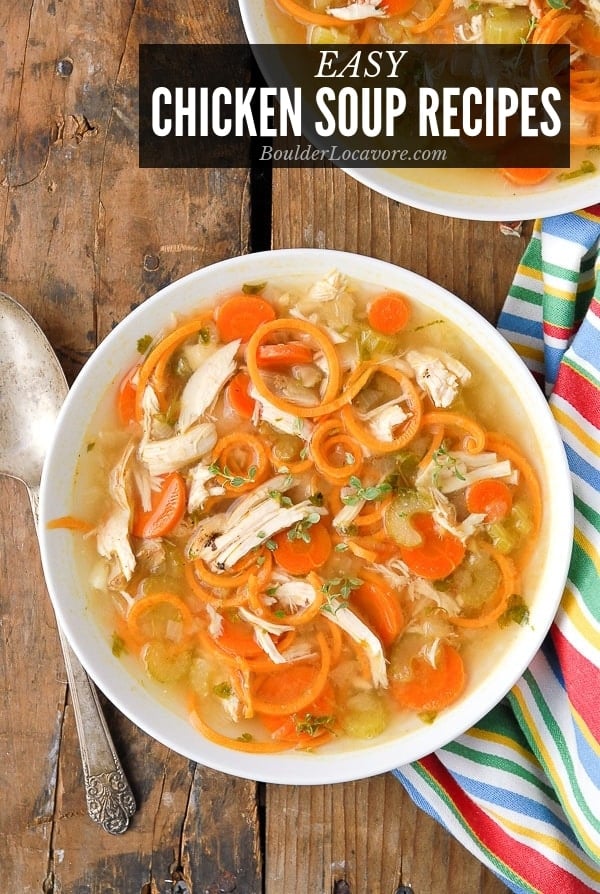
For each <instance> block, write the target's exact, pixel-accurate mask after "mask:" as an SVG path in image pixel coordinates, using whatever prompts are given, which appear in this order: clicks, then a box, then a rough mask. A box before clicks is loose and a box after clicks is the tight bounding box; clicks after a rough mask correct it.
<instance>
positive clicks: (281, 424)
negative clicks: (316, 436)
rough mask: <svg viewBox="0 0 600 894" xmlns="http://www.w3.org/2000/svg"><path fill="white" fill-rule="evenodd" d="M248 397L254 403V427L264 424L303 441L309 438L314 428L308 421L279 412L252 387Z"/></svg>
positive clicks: (291, 414)
mask: <svg viewBox="0 0 600 894" xmlns="http://www.w3.org/2000/svg"><path fill="white" fill-rule="evenodd" d="M250 396H251V397H252V398H253V399H254V402H255V404H254V405H255V410H254V416H253V418H252V424H253V425H254V426H256V425H257V424H258V422H266V423H267V424H268V425H270V426H271V427H272V428H274V429H276V430H277V431H280V432H282V433H283V434H287V435H296V436H297V437H298V438H302V439H303V440H305V441H306V440H308V439H309V438H310V436H311V434H312V431H313V428H314V426H313V425H312V423H311V422H309V420H308V419H302V418H301V417H300V416H294V415H293V413H286V412H285V411H284V410H280V409H279V408H278V407H276V406H274V405H273V404H272V403H270V401H268V400H265V398H264V397H262V395H260V394H259V393H258V391H257V390H256V388H254V386H252V387H251V388H250Z"/></svg>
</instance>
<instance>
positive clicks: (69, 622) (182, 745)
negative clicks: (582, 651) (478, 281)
mask: <svg viewBox="0 0 600 894" xmlns="http://www.w3.org/2000/svg"><path fill="white" fill-rule="evenodd" d="M264 263H270V264H273V265H275V268H276V266H277V263H279V264H280V270H279V272H278V273H277V274H272V273H269V274H268V275H267V278H269V277H270V276H273V277H275V276H276V277H277V279H279V280H285V278H286V277H287V279H288V280H289V278H290V274H289V273H288V272H286V271H289V269H290V267H292V269H297V270H300V271H303V274H302V275H306V271H310V274H311V275H313V273H314V275H315V276H317V275H319V274H321V275H323V274H325V273H327V272H328V271H329V270H331V269H332V268H337V269H340V270H343V271H344V272H345V273H346V274H347V275H348V276H350V277H352V278H354V279H356V280H359V281H361V280H362V281H363V282H369V281H371V282H373V281H376V282H377V281H378V280H381V282H382V283H383V282H386V283H388V284H389V285H390V286H392V287H394V288H398V289H400V288H401V286H400V285H399V283H400V282H402V283H403V286H402V288H403V289H404V290H405V291H409V293H410V287H413V288H414V289H415V292H414V293H413V294H418V295H422V294H423V293H424V294H426V295H427V294H428V293H432V294H433V295H434V297H435V298H436V299H437V300H439V301H440V302H441V303H442V304H444V303H447V302H449V303H450V305H451V306H453V307H454V308H455V309H458V308H459V309H460V312H461V314H463V315H464V317H463V318H464V319H466V320H469V321H470V322H471V323H472V324H473V325H474V326H475V327H476V330H477V331H478V332H479V333H480V334H481V333H484V334H485V336H486V337H487V338H489V339H491V341H492V343H493V345H494V351H495V352H496V351H498V352H499V356H500V358H501V359H502V361H503V362H507V363H508V364H509V366H510V369H511V373H514V374H516V375H517V377H518V381H519V389H520V393H521V394H522V395H523V397H524V400H526V405H527V406H528V408H530V409H531V408H533V409H534V410H535V413H536V424H539V425H540V426H541V431H539V432H538V437H539V436H541V435H543V442H544V446H545V450H547V451H548V452H549V453H550V452H551V454H552V456H553V466H552V469H553V488H554V490H553V495H554V496H553V502H552V505H553V506H555V505H556V504H557V503H558V502H560V504H561V511H560V519H559V521H560V530H561V534H562V537H561V540H560V541H559V542H558V543H557V544H556V549H555V550H553V553H552V555H551V556H549V557H546V559H547V561H549V562H550V566H549V568H550V569H551V570H549V571H547V572H546V573H545V580H546V582H547V583H548V585H549V587H550V589H551V590H552V587H553V588H554V592H553V598H552V599H550V598H548V599H547V600H546V601H545V602H544V603H543V605H542V606H540V607H539V608H540V611H539V614H538V617H537V623H536V627H535V630H533V631H529V630H528V631H527V649H526V654H525V652H524V650H523V649H521V650H520V652H518V654H517V655H516V656H514V660H513V662H512V663H511V665H510V668H508V669H506V670H507V674H506V676H505V677H503V679H502V680H499V679H497V678H494V679H493V681H492V682H490V681H489V680H486V681H485V683H484V684H483V685H482V686H480V687H479V688H478V690H477V692H476V693H475V694H473V695H471V696H470V697H469V699H467V700H466V701H465V702H464V703H463V702H459V703H457V705H459V706H460V710H459V709H458V708H456V707H455V708H454V709H453V708H452V707H451V708H449V709H447V710H446V711H445V712H442V713H441V714H440V715H439V717H438V718H437V719H436V721H435V723H434V724H432V725H431V726H429V725H425V724H423V728H422V729H418V730H417V731H416V732H414V731H413V732H411V734H410V737H409V738H410V743H409V747H406V742H405V741H403V742H402V743H391V742H388V743H383V744H377V742H376V741H374V742H373V743H365V744H364V745H361V746H360V747H359V748H357V749H355V750H349V751H348V752H344V753H342V754H339V753H336V754H335V755H333V758H332V756H328V755H327V753H326V749H325V750H324V751H322V752H321V751H317V752H316V753H315V754H307V753H304V752H283V753H280V754H268V755H255V754H252V755H248V754H243V753H240V752H236V751H232V750H230V749H227V748H223V747H221V746H218V745H215V744H213V743H211V742H208V741H207V740H205V739H204V738H203V737H201V736H200V735H199V734H198V733H197V732H195V731H194V730H193V729H192V727H191V725H190V723H189V722H188V720H187V719H185V718H180V717H178V716H176V715H174V714H173V713H172V712H170V711H168V710H167V709H165V708H163V706H161V705H157V703H156V700H155V697H154V696H151V695H150V694H149V693H148V691H147V690H145V689H144V686H143V684H141V685H140V684H139V683H138V684H136V683H134V681H133V679H132V678H131V677H130V676H129V675H128V674H127V672H125V671H124V670H122V669H121V670H120V671H119V662H118V659H114V660H113V661H112V662H111V659H110V655H111V653H110V644H108V643H106V642H104V643H102V641H100V639H99V636H98V633H99V632H98V630H97V628H96V624H95V622H94V621H92V620H90V618H89V616H88V614H87V610H86V608H85V605H84V604H83V600H81V598H80V597H78V596H77V590H78V586H79V585H80V582H79V583H78V582H77V581H76V580H75V583H74V584H73V585H72V587H71V590H72V592H71V594H70V596H69V598H68V599H66V598H65V593H64V585H65V576H64V575H65V574H66V572H65V564H67V563H64V562H61V561H57V559H56V556H57V555H58V554H60V555H63V553H64V555H66V556H67V557H68V556H69V554H70V553H71V552H72V547H71V542H72V541H71V540H70V537H71V536H72V535H70V534H69V532H66V531H60V530H55V531H52V532H50V531H48V530H47V528H46V525H47V522H48V521H49V520H50V519H52V518H54V517H56V516H57V515H62V514H65V513H67V512H69V511H71V507H70V505H69V499H70V495H67V494H66V493H65V491H66V487H62V489H61V484H60V479H61V476H63V478H64V476H65V474H70V473H69V472H68V468H74V466H73V463H74V461H75V460H76V454H78V453H79V447H80V446H81V444H82V443H83V441H82V440H78V439H76V438H71V439H70V440H71V441H72V442H73V444H72V445H71V446H70V447H69V445H68V444H67V446H66V448H65V439H64V438H62V435H63V434H64V432H65V431H66V432H74V431H77V429H78V427H79V428H81V427H82V425H83V428H81V430H82V432H83V431H84V430H85V427H86V426H87V424H88V423H89V419H90V417H91V414H92V412H93V409H94V408H95V406H96V404H95V403H93V404H90V403H89V402H87V397H88V390H89V384H90V382H93V380H94V378H96V379H97V380H98V382H102V383H103V384H102V388H101V389H100V390H99V391H98V395H100V396H101V394H102V393H103V392H105V391H106V389H107V387H109V380H108V379H107V376H106V373H105V371H104V370H105V366H106V363H107V360H108V359H109V358H110V357H111V355H114V354H115V347H116V346H118V345H120V344H121V343H123V342H124V340H125V341H128V342H133V344H134V345H135V342H136V340H137V338H138V337H139V336H140V329H139V322H140V321H143V320H144V319H145V318H146V317H148V316H149V315H150V316H152V314H153V313H156V314H158V316H162V317H163V318H164V319H165V321H166V319H167V318H168V315H170V314H171V313H172V312H173V310H174V309H180V308H181V305H178V306H177V308H171V307H169V299H170V298H171V297H173V296H175V297H176V296H177V294H178V293H182V292H186V291H187V293H189V291H190V289H192V290H194V289H196V288H197V287H200V292H202V288H201V287H202V286H203V285H204V286H206V287H208V289H205V292H206V297H205V299H204V300H209V299H210V297H214V296H215V295H216V294H219V292H220V291H221V289H220V288H219V287H218V277H219V276H224V277H225V278H226V279H229V280H231V285H230V286H229V288H230V289H232V288H235V287H236V286H235V285H234V283H236V284H237V286H238V287H239V283H240V281H242V282H243V281H244V278H245V277H247V275H248V269H249V270H250V271H252V272H253V273H252V279H255V278H256V277H257V275H259V274H258V272H257V271H258V270H262V269H263V265H264ZM317 271H318V272H317ZM262 278H264V276H263V277H262ZM417 290H419V291H417ZM202 300H203V299H202V298H201V297H199V298H196V299H195V305H194V304H193V303H191V302H190V301H189V300H188V301H187V303H185V306H184V308H181V310H182V312H183V313H185V312H187V311H188V310H189V311H191V310H192V309H193V307H194V306H196V307H197V306H199V305H200V304H201V303H202ZM417 300H418V299H417ZM428 300H429V299H428ZM426 303H427V302H426ZM152 326H153V331H157V328H159V327H157V328H154V327H155V324H152ZM145 331H146V330H145ZM117 353H119V352H118V351H117ZM495 356H496V355H495ZM113 359H114V358H113ZM117 368H118V369H119V370H120V371H121V373H122V370H123V369H124V368H125V367H124V361H123V356H122V354H121V353H119V357H118V366H117ZM98 382H97V383H96V388H98ZM86 402H87V404H88V406H90V409H89V411H88V410H87V409H86V411H85V413H84V414H83V415H82V408H83V407H86ZM84 423H85V424H84ZM75 444H76V446H74V445H75ZM65 457H68V462H67V463H66V464H65ZM74 457H75V460H74ZM67 467H68V468H67ZM65 469H67V471H65ZM68 480H70V481H72V475H71V477H70V478H68ZM557 521H558V519H557ZM557 521H555V525H556V523H557ZM572 528H573V500H572V489H571V479H570V473H569V469H568V464H567V460H566V456H565V452H564V447H563V444H562V441H561V439H560V435H559V432H558V429H557V427H556V425H555V423H554V420H553V418H552V414H551V412H550V410H549V408H548V405H547V403H546V400H545V398H544V397H543V394H542V392H541V389H540V388H539V387H538V385H537V383H536V382H535V380H534V379H533V377H532V376H531V375H530V373H529V372H528V371H527V369H526V367H525V366H524V364H523V363H522V361H521V359H520V358H519V357H518V355H517V354H516V353H515V352H514V351H513V349H512V348H511V347H510V345H509V344H508V342H506V341H505V339H503V338H502V336H501V335H500V334H499V333H498V332H497V331H496V330H495V329H494V327H493V326H492V325H491V324H490V323H489V322H487V321H486V320H485V319H484V318H483V317H482V316H481V315H480V314H479V313H478V312H477V311H476V310H474V309H473V308H472V307H471V306H470V305H468V304H466V303H465V302H464V301H462V300H461V299H460V298H458V297H456V296H455V295H453V294H452V293H450V292H448V291H447V290H446V289H444V288H443V287H442V286H438V285H436V284H435V283H433V282H431V281H430V280H428V279H426V278H424V277H422V276H420V275H419V274H416V273H413V272H412V271H409V270H406V269H405V268H401V267H398V266H397V265H394V264H392V263H389V262H387V261H381V260H378V259H376V258H371V257H367V256H364V255H359V254H356V253H351V252H345V251H335V250H326V249H323V250H322V249H312V248H293V249H277V250H272V251H264V252H257V253H254V254H249V255H241V256H239V257H235V258H230V259H227V260H224V261H219V262H217V263H215V264H211V265H209V266H207V267H204V268H201V269H199V270H196V271H194V272H192V273H190V274H188V275H187V276H184V277H182V278H181V279H178V280H177V281H175V282H173V283H171V284H169V285H167V286H166V287H164V288H163V289H161V290H160V291H159V292H157V293H156V294H154V295H153V296H152V297H150V298H148V299H147V300H146V301H145V302H144V303H143V304H141V305H140V306H138V307H137V308H136V309H135V310H133V311H132V312H131V313H129V314H128V315H127V316H126V317H125V318H124V319H123V320H122V321H121V322H120V323H119V324H118V325H117V326H116V327H115V329H113V330H112V332H111V333H110V334H109V335H108V336H107V337H106V338H105V339H104V341H103V342H102V343H101V344H100V345H99V346H98V347H97V349H96V350H95V351H94V352H93V354H92V356H91V357H90V359H89V360H88V361H87V363H86V364H85V367H84V369H83V370H82V372H81V373H80V374H79V376H78V377H77V378H76V380H75V382H74V384H73V386H72V388H71V390H70V391H69V394H68V395H67V398H66V400H65V403H64V405H63V407H62V409H61V412H60V415H59V420H58V425H57V430H56V436H55V438H54V439H53V441H52V444H51V445H50V448H49V451H48V454H47V458H46V462H45V464H44V469H43V474H42V482H41V489H40V546H41V556H42V564H43V568H44V573H45V576H46V581H47V585H48V590H49V593H50V597H51V599H52V602H53V605H54V609H55V612H56V615H57V619H58V621H59V623H60V625H61V627H62V629H63V630H64V632H65V634H66V636H67V639H68V640H69V642H70V644H71V646H72V647H73V649H74V651H75V653H76V654H77V656H78V658H79V659H80V661H81V663H82V664H83V666H84V667H85V668H86V670H87V671H88V673H89V674H90V676H91V677H92V679H93V680H95V682H96V683H97V685H98V687H99V688H100V689H101V690H102V691H103V692H104V693H105V695H106V696H107V697H108V698H109V699H110V700H111V701H112V702H113V704H115V706H116V707H117V708H118V709H119V710H120V711H121V712H122V713H123V714H124V715H125V716H127V717H129V719H130V720H131V721H132V722H133V723H135V724H136V725H137V726H138V727H140V728H141V729H143V730H144V731H145V732H146V733H148V734H149V735H150V736H152V737H153V738H154V739H156V740H157V741H159V742H161V743H162V744H164V745H166V746H167V747H169V748H171V749H172V750H174V751H176V752H178V753H179V754H182V755H184V756H185V757H187V758H189V759H191V760H194V761H197V762H199V763H201V764H204V765H206V766H208V767H211V768H213V769H215V770H220V771H222V772H226V773H229V774H231V775H234V776H238V777H241V778H246V779H252V780H255V781H259V782H267V783H281V784H296V785H298V784H300V785H319V784H327V783H335V782H345V781H351V780H354V779H360V778H365V777H367V776H373V775H376V774H379V773H383V772H387V771H389V770H393V769H394V768H395V767H397V766H399V765H401V764H406V763H410V762H412V761H414V760H417V759H418V758H420V757H423V756H425V755H426V754H429V753H431V752H433V751H435V750H436V749H437V748H439V747H441V746H443V745H445V744H447V743H448V742H449V741H451V740H453V739H455V738H456V737H457V736H459V735H460V734H462V733H463V732H464V731H465V730H467V729H468V728H470V727H471V726H472V725H473V724H474V723H476V722H477V721H478V720H479V719H481V717H482V716H484V714H485V713H487V711H488V710H490V709H491V708H492V707H493V706H494V705H496V704H497V703H498V702H499V701H501V699H502V698H503V697H504V696H505V695H506V693H507V692H508V691H509V689H510V688H511V687H512V686H513V685H514V683H515V682H516V681H517V680H518V679H519V677H520V676H521V675H522V674H523V673H524V671H525V670H526V668H527V666H528V665H529V663H530V661H531V659H532V657H533V655H534V654H535V652H537V650H538V649H539V647H540V646H541V644H542V642H543V639H544V638H545V635H546V633H547V631H548V630H549V628H550V625H551V623H552V621H553V619H554V616H555V613H556V610H557V609H558V605H559V602H560V598H561V595H562V585H561V586H560V588H558V587H557V581H561V582H564V581H565V580H566V576H567V570H568V564H569V560H570V554H571V544H572V538H571V537H570V536H569V534H570V532H572ZM57 544H58V546H57ZM518 635H519V636H521V633H520V632H519V633H518ZM90 637H91V639H92V640H94V646H93V647H92V646H91V645H90ZM474 695H477V696H478V697H477V698H475V697H474ZM481 702H484V703H485V707H484V708H483V709H482V707H481ZM478 705H479V706H478ZM140 706H141V708H140ZM457 714H458V717H459V720H458V722H457V717H456V715H457Z"/></svg>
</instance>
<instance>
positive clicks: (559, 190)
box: [238, 0, 600, 222]
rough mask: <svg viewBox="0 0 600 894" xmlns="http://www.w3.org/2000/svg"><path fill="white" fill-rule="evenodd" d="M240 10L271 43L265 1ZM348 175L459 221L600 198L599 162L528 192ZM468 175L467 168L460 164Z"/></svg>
mask: <svg viewBox="0 0 600 894" xmlns="http://www.w3.org/2000/svg"><path fill="white" fill-rule="evenodd" d="M238 4H239V9H240V15H241V18H242V23H243V26H244V30H245V32H246V37H247V39H248V42H249V43H250V44H251V45H252V44H270V43H273V36H272V32H271V30H270V28H269V23H268V20H267V16H266V14H265V12H264V9H263V4H264V0H261V2H260V3H257V2H256V0H238ZM339 167H340V170H342V171H344V172H345V173H346V174H347V175H348V176H350V177H353V178H354V179H355V180H357V181H358V182H359V183H362V184H363V185H364V186H367V187H369V189H373V190H375V191H376V192H378V193H381V194H382V195H384V196H387V198H389V199H392V200H394V201H396V202H400V203H404V204H406V205H410V206H411V207H413V208H418V209H420V210H421V211H428V212H430V213H432V214H440V215H444V216H448V217H457V218H459V219H462V220H480V221H506V222H510V221H521V220H533V219H535V218H538V217H549V216H555V215H557V214H564V213H567V212H571V211H578V210H580V209H582V208H587V207H590V206H591V205H593V204H595V203H597V202H599V201H600V167H599V168H598V171H597V172H596V173H595V174H593V175H588V176H585V177H579V178H577V177H576V178H574V179H572V180H568V181H566V182H564V183H555V184H554V186H553V188H552V189H551V190H546V189H545V188H544V189H539V190H536V191H534V192H533V193H530V194H528V195H526V194H524V192H523V191H515V192H514V193H511V194H502V195H490V196H477V195H469V194H462V193H460V192H458V191H448V192H447V191H446V190H442V189H437V188H435V187H430V186H427V185H425V184H423V183H418V182H416V181H412V180H410V179H408V180H407V179H406V178H404V177H403V176H402V174H401V172H400V169H398V171H397V172H395V171H391V170H389V169H386V168H352V167H343V166H341V165H340V166H339ZM464 173H465V174H468V168H465V169H464ZM594 194H595V198H594Z"/></svg>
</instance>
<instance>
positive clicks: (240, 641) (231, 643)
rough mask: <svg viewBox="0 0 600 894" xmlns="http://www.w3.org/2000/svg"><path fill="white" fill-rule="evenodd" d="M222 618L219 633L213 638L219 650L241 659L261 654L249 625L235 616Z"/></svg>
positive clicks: (261, 651)
mask: <svg viewBox="0 0 600 894" xmlns="http://www.w3.org/2000/svg"><path fill="white" fill-rule="evenodd" d="M222 618H223V621H222V627H221V632H220V633H219V635H218V636H217V637H216V638H215V642H216V644H217V645H218V646H219V648H221V649H223V651H224V652H229V653H230V654H231V655H241V656H242V657H243V658H252V657H254V656H256V655H262V654H263V650H262V649H261V647H260V646H259V644H258V643H257V642H256V640H255V638H254V629H253V627H252V625H251V624H248V623H247V622H246V621H243V620H242V619H241V618H239V617H236V616H235V615H233V616H227V615H223V616H222Z"/></svg>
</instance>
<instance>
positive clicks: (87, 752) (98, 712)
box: [27, 487, 136, 835]
mask: <svg viewBox="0 0 600 894" xmlns="http://www.w3.org/2000/svg"><path fill="white" fill-rule="evenodd" d="M27 489H28V492H29V500H30V502H31V509H32V512H33V518H34V522H35V527H36V530H37V527H38V517H39V516H38V503H39V490H38V488H37V487H28V488H27ZM58 633H59V637H60V644H61V646H62V651H63V656H64V659H65V668H66V671H67V680H68V682H69V690H70V692H71V700H72V702H73V710H74V712H75V723H76V726H77V733H78V736H79V747H80V749H81V761H82V764H83V778H84V783H85V799H86V803H87V809H88V813H89V815H90V817H91V819H93V820H94V822H96V823H99V824H100V825H101V826H102V828H103V829H105V830H106V831H107V832H110V833H111V834H113V835H118V834H120V833H121V832H125V830H126V829H127V827H128V825H129V820H130V818H131V817H132V816H133V814H134V813H135V809H136V805H135V799H134V797H133V793H132V791H131V788H130V787H129V783H128V782H127V779H126V777H125V773H124V772H123V768H122V766H121V762H120V761H119V758H118V755H117V752H116V750H115V746H114V745H113V742H112V739H111V736H110V732H109V730H108V727H107V725H106V720H105V718H104V714H103V712H102V707H101V705H100V702H99V700H98V693H97V692H96V687H95V686H94V684H93V683H92V681H91V680H90V678H89V677H88V675H87V672H86V670H85V668H84V667H83V666H82V664H81V662H80V661H79V659H78V658H77V656H76V654H75V652H74V651H73V649H72V648H71V646H70V645H69V643H68V642H67V640H66V637H65V635H64V633H63V632H62V630H61V629H60V624H58Z"/></svg>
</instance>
